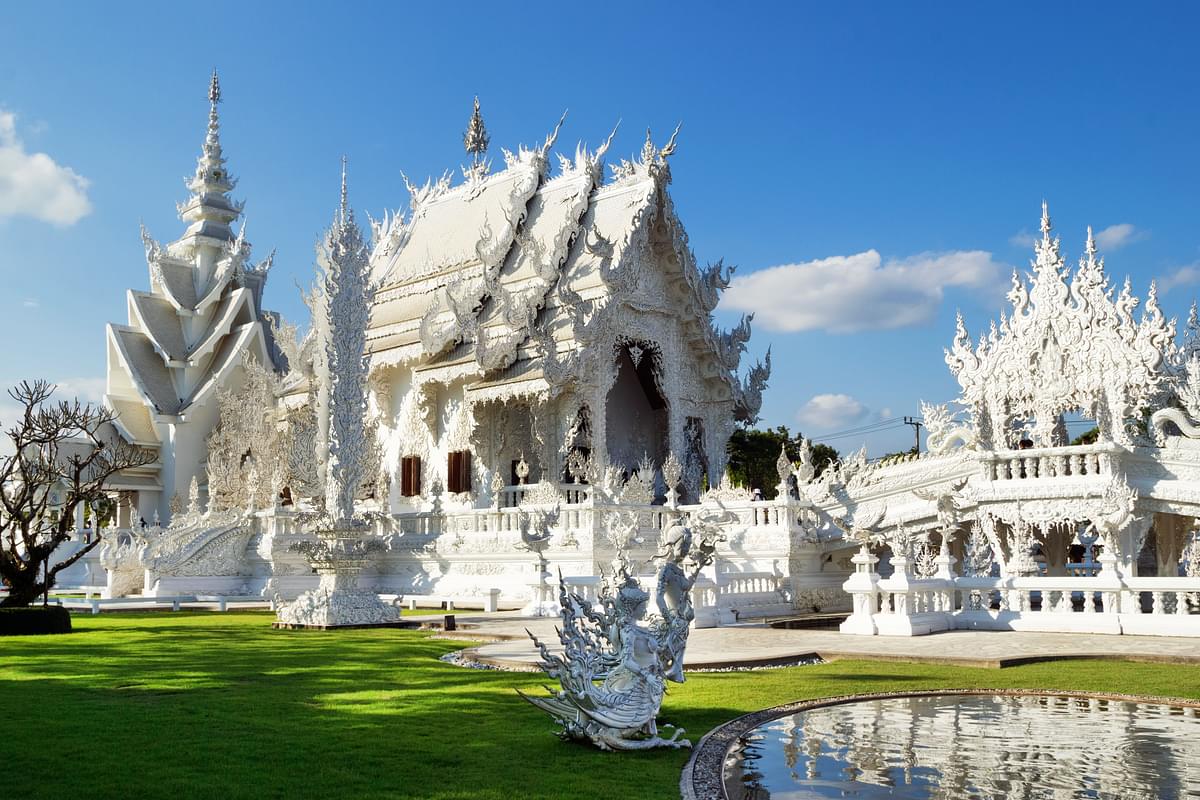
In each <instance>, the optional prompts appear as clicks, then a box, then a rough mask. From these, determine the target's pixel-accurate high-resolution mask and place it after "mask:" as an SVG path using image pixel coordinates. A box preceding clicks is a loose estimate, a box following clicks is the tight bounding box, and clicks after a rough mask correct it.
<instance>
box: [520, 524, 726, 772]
mask: <svg viewBox="0 0 1200 800" xmlns="http://www.w3.org/2000/svg"><path fill="white" fill-rule="evenodd" d="M716 545H717V542H716V541H715V540H713V539H711V538H708V537H700V538H698V539H695V540H694V539H693V534H692V532H691V531H690V530H688V529H687V528H686V527H684V526H682V525H679V524H676V525H675V526H673V527H672V528H671V529H670V531H669V532H668V538H667V548H666V551H665V552H664V554H663V558H664V564H663V567H662V569H661V570H660V571H659V577H658V586H657V590H656V594H657V599H658V605H659V610H660V612H661V613H662V616H661V617H656V618H654V619H652V620H649V621H648V622H647V623H646V624H642V620H643V619H645V617H646V609H647V606H648V604H649V600H650V595H649V593H648V592H647V591H646V590H645V589H643V588H642V586H641V583H640V582H639V581H638V579H637V578H635V577H634V576H633V575H632V574H631V572H630V567H629V564H628V562H626V561H624V560H623V559H618V562H617V571H616V573H615V574H614V575H613V576H612V578H611V580H610V581H609V582H608V583H607V584H606V585H605V586H604V588H603V589H602V591H601V593H600V597H599V605H600V607H599V609H593V608H592V607H591V604H590V603H588V602H587V601H585V600H584V599H583V598H581V597H580V596H579V595H577V594H573V593H571V592H568V591H567V589H566V584H565V583H563V582H562V579H561V576H560V579H559V602H560V604H561V606H562V612H561V614H562V620H563V625H562V627H561V628H560V630H559V639H560V641H561V642H562V644H563V648H564V653H563V655H562V656H558V655H555V654H553V653H551V652H550V651H549V649H548V648H547V647H546V646H545V645H544V644H543V643H542V642H540V641H538V640H537V638H536V637H533V636H532V634H531V638H533V641H534V643H535V644H536V645H537V647H538V650H539V652H540V653H541V656H542V669H543V670H544V671H545V672H546V674H547V675H549V676H550V677H551V678H554V679H556V680H558V682H559V684H560V686H561V687H562V688H561V689H560V690H559V691H557V692H554V693H553V694H552V695H551V696H550V697H531V696H529V695H526V694H524V693H521V696H522V697H524V698H525V699H526V700H528V701H529V702H530V703H532V704H534V705H535V706H537V707H538V708H540V709H542V710H543V711H546V712H547V713H548V714H550V715H551V716H552V717H554V719H555V721H556V722H557V723H558V724H559V725H560V726H562V731H561V735H562V736H564V737H566V738H571V739H583V740H587V741H591V742H592V743H593V744H595V745H596V746H597V747H599V748H601V749H603V750H645V749H649V748H654V747H674V748H678V747H690V746H691V743H690V742H689V741H688V740H687V739H681V738H680V737H681V735H682V734H683V733H684V731H683V730H682V729H676V730H675V731H674V733H673V734H672V736H671V737H670V738H662V737H660V736H659V734H658V726H657V723H656V721H655V718H656V717H657V716H658V711H659V708H660V706H661V705H662V698H663V694H664V692H665V691H666V681H668V680H670V681H675V682H678V683H682V682H683V680H684V676H683V656H684V650H685V648H686V646H687V635H688V630H689V627H690V625H691V622H692V620H693V619H694V617H695V609H694V607H693V604H692V596H691V590H692V587H693V586H694V585H695V582H696V578H697V577H698V576H699V574H700V570H702V569H703V568H704V567H705V566H707V565H708V564H710V563H711V562H712V560H713V556H714V553H715V551H716ZM597 684H599V685H597Z"/></svg>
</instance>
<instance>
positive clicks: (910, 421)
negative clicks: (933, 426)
mask: <svg viewBox="0 0 1200 800" xmlns="http://www.w3.org/2000/svg"><path fill="white" fill-rule="evenodd" d="M904 424H905V425H912V427H913V435H914V436H915V437H916V441H917V443H916V445H914V446H913V452H915V453H917V454H918V455H919V454H920V452H921V427H922V426H923V425H924V423H923V422H921V420H919V419H917V418H916V417H905V418H904Z"/></svg>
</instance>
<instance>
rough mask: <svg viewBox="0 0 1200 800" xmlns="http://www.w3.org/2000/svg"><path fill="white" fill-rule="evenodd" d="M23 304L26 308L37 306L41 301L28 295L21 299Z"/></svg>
mask: <svg viewBox="0 0 1200 800" xmlns="http://www.w3.org/2000/svg"><path fill="white" fill-rule="evenodd" d="M21 305H23V306H25V308H37V307H38V306H39V305H41V303H39V302H38V301H37V300H35V299H34V298H32V297H26V298H25V299H24V300H22V301H21Z"/></svg>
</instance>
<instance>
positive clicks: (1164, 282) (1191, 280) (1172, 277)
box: [1155, 262, 1200, 294]
mask: <svg viewBox="0 0 1200 800" xmlns="http://www.w3.org/2000/svg"><path fill="white" fill-rule="evenodd" d="M1155 283H1156V284H1157V286H1158V290H1159V291H1160V292H1162V293H1163V294H1166V293H1167V292H1169V291H1171V290H1172V289H1178V288H1179V287H1180V286H1192V285H1194V284H1197V283H1200V262H1193V263H1191V264H1185V265H1183V266H1182V267H1176V268H1175V269H1173V270H1171V271H1170V272H1168V273H1167V274H1166V275H1163V276H1161V277H1159V278H1157V279H1156V280H1155Z"/></svg>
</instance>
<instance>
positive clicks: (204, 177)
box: [179, 69, 242, 241]
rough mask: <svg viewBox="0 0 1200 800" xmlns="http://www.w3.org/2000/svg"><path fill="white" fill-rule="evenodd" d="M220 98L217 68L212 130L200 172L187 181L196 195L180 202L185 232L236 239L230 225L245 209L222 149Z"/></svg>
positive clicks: (199, 163) (210, 112)
mask: <svg viewBox="0 0 1200 800" xmlns="http://www.w3.org/2000/svg"><path fill="white" fill-rule="evenodd" d="M220 102H221V80H220V78H218V77H217V71H216V70H215V69H214V70H213V73H212V78H211V79H210V80H209V84H208V131H207V133H206V134H205V136H204V145H203V146H202V147H201V149H200V158H199V159H197V160H196V172H195V174H194V175H192V177H191V178H188V179H187V180H186V181H185V183H186V184H187V187H188V189H190V190H191V192H192V195H191V197H189V198H188V199H187V200H186V201H185V202H183V203H181V204H180V205H179V216H180V217H182V218H183V220H184V221H185V222H188V223H189V226H188V230H187V233H186V234H185V236H187V235H203V236H206V237H209V238H213V239H223V240H225V241H232V240H233V238H234V236H233V231H232V230H231V229H230V227H229V226H230V223H232V222H233V221H234V220H235V219H237V218H238V216H239V215H240V214H241V213H242V206H241V204H240V203H234V202H233V201H232V200H230V199H229V197H228V193H229V192H231V191H232V190H233V187H234V186H236V185H237V180H236V179H234V178H233V177H232V176H230V174H229V172H228V170H226V169H225V156H224V153H222V151H221V120H220V117H219V115H218V114H217V104H218V103H220Z"/></svg>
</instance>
